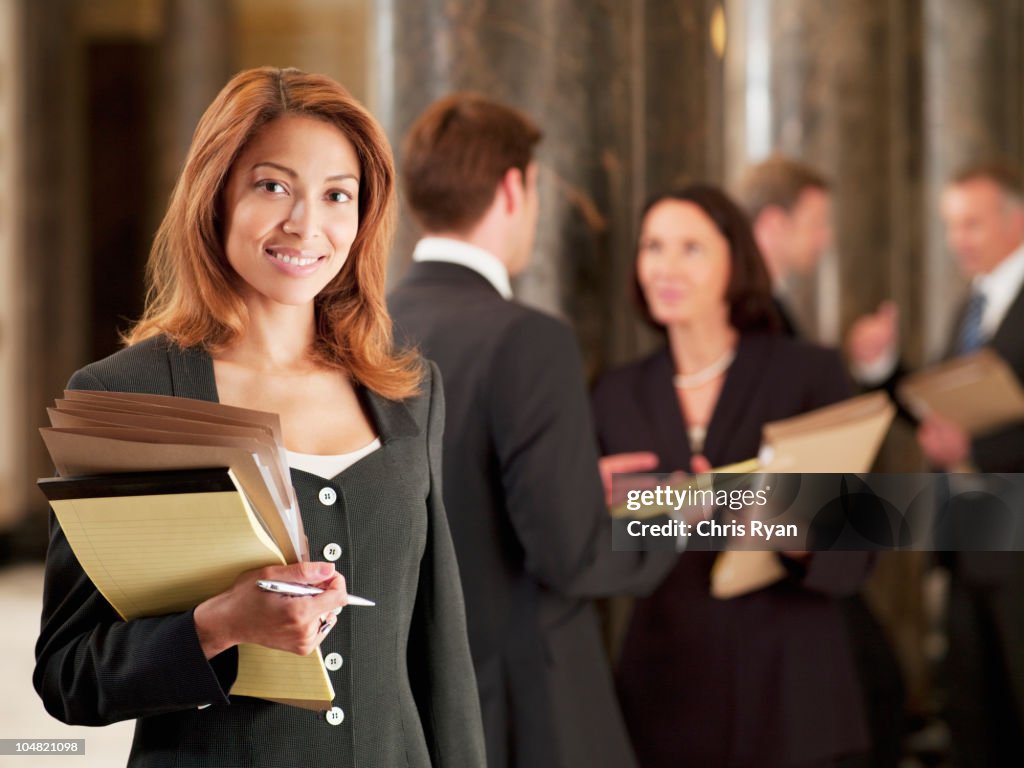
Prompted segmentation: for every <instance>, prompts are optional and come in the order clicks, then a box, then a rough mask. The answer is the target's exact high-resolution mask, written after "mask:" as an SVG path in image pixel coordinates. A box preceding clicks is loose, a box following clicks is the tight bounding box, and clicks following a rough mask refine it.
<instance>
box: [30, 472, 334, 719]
mask: <svg viewBox="0 0 1024 768" xmlns="http://www.w3.org/2000/svg"><path fill="white" fill-rule="evenodd" d="M39 487H40V488H41V489H42V490H43V492H44V493H45V494H46V496H47V497H48V498H49V500H50V504H51V506H52V507H53V511H54V513H55V514H56V515H57V519H58V520H59V521H60V525H61V528H62V529H63V531H64V534H65V536H67V539H68V543H69V544H70V545H71V548H72V549H73V550H74V552H75V556H76V557H77V558H78V561H79V563H81V565H82V568H83V569H84V570H85V572H86V574H87V575H88V576H89V578H90V579H92V582H93V583H94V584H95V585H96V588H97V589H98V590H99V591H100V592H101V593H102V594H103V596H104V597H105V598H106V599H107V601H108V602H109V603H110V604H111V605H112V606H113V607H114V609H115V610H116V611H117V612H118V613H119V614H120V615H121V616H122V617H123V618H124V619H125V620H131V619H135V618H138V617H141V616H159V615H162V614H166V613H174V612H178V611H186V610H189V609H190V608H193V607H194V606H196V605H198V604H199V603H201V602H202V601H203V600H206V599H207V598H209V597H212V596H213V595H216V594H219V593H220V592H223V591H225V590H226V589H228V588H229V587H230V586H231V585H232V584H233V583H234V581H235V579H236V578H238V575H239V574H240V573H242V572H243V571H248V570H251V569H253V568H260V567H263V566H267V565H284V564H285V562H286V561H285V557H284V555H283V554H282V552H281V550H280V548H279V547H278V546H277V545H276V544H275V543H274V540H273V539H272V538H271V536H270V535H269V534H268V532H267V531H266V530H265V529H264V527H263V524H262V523H261V522H260V519H259V517H258V516H257V515H256V514H255V513H254V512H253V509H252V507H251V506H250V505H249V502H248V500H247V499H246V497H245V494H244V493H243V492H242V489H241V486H240V485H239V483H238V481H237V479H236V477H235V475H234V473H233V472H232V471H231V470H230V469H199V470H187V471H170V472H138V473H135V472H133V473H126V474H115V475H102V476H95V477H79V478H48V479H43V480H40V481H39ZM231 694H232V695H237V696H254V697H257V698H261V699H268V700H271V701H277V702H280V703H283V704H290V705H293V706H299V707H304V708H307V709H318V710H325V709H329V708H330V707H331V702H332V700H333V699H334V689H333V687H332V686H331V681H330V679H329V677H328V675H327V670H326V669H325V668H324V664H323V659H322V657H321V654H320V651H319V650H317V651H315V652H314V653H312V654H310V655H309V656H298V655H296V654H292V653H287V652H285V651H278V650H274V649H271V648H264V647H262V646H258V645H248V644H243V645H240V646H239V648H238V676H237V678H236V680H235V683H234V685H233V686H232V687H231Z"/></svg>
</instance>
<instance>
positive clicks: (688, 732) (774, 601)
mask: <svg viewBox="0 0 1024 768" xmlns="http://www.w3.org/2000/svg"><path fill="white" fill-rule="evenodd" d="M674 372H675V371H674V365H673V362H672V359H671V355H670V354H669V352H668V350H667V349H663V350H661V351H659V352H657V353H655V354H654V355H652V356H650V357H648V358H646V359H644V360H641V361H640V362H637V363H634V364H632V365H629V366H626V367H624V368H621V369H618V370H615V371H612V372H611V373H609V374H607V375H605V376H604V377H603V378H602V379H601V380H600V381H599V383H598V385H597V387H596V388H595V390H594V397H593V402H594V413H595V420H596V423H597V429H598V441H599V443H600V446H601V449H602V450H603V451H604V452H605V453H617V452H622V451H642V450H649V451H654V452H655V453H657V454H658V457H659V459H660V465H659V467H658V471H659V472H671V471H674V470H679V469H682V470H686V471H688V470H689V468H690V458H691V454H690V448H689V442H688V440H687V436H686V430H685V424H684V420H683V418H682V416H681V414H680V408H679V402H678V400H677V398H676V394H675V390H674V388H673V386H672V376H673V374H674ZM848 392H849V384H848V382H847V380H846V374H845V371H844V370H843V366H842V363H841V361H840V360H839V357H838V356H837V355H836V354H835V353H834V352H831V351H828V350H824V349H821V348H818V347H814V346H812V345H809V344H803V343H800V342H796V341H793V340H791V339H788V338H784V337H782V336H743V337H741V339H740V344H739V348H738V350H737V355H736V359H735V361H734V362H733V364H732V366H731V367H730V368H729V371H728V373H727V374H726V378H725V382H724V384H723V387H722V393H721V395H720V397H719V400H718V404H717V406H716V408H715V411H714V414H713V415H712V418H711V422H710V424H709V425H708V431H707V438H706V441H705V449H704V451H705V454H706V456H707V458H708V460H709V461H710V462H711V464H712V466H722V465H724V464H729V463H732V462H736V461H743V460H745V459H749V458H752V457H754V456H756V454H757V451H758V448H759V446H760V442H761V427H762V426H763V425H764V423H765V422H769V421H773V420H777V419H782V418H786V417H788V416H793V415H796V414H798V413H801V412H803V411H807V410H810V409H813V408H816V407H819V406H823V405H826V404H828V403H831V402H834V401H837V400H840V399H842V398H843V397H845V396H846V395H847V394H848ZM714 559H715V553H712V552H687V553H685V554H683V555H682V556H681V557H680V558H679V562H678V564H677V565H676V567H675V568H674V569H673V571H672V573H671V574H669V576H668V578H667V579H665V581H664V582H663V583H662V584H661V586H659V587H658V589H656V590H655V592H654V593H653V594H652V595H651V596H650V597H647V598H642V599H639V600H637V601H636V603H635V605H634V611H633V616H632V619H631V621H630V625H629V628H628V630H627V634H626V639H625V643H624V646H623V650H622V655H621V658H620V663H619V668H618V674H617V679H618V685H619V693H620V697H621V702H622V708H623V712H624V714H625V716H626V721H627V725H628V727H629V730H630V735H631V736H632V737H633V744H634V746H635V748H636V751H637V756H638V757H639V759H640V763H641V765H642V766H644V768H668V767H669V766H672V768H675V766H678V765H695V766H696V765H699V766H704V765H707V766H711V765H723V766H724V765H729V766H734V765H735V766H748V765H749V766H755V765H756V766H781V765H791V764H792V765H796V764H802V763H808V764H812V763H815V762H816V761H825V760H829V759H831V758H834V757H836V756H838V755H841V754H844V753H847V752H857V751H862V750H864V749H865V748H866V747H867V734H866V728H865V725H864V718H863V713H862V705H861V692H860V689H859V687H858V683H857V680H856V677H855V674H854V668H853V662H852V658H851V654H850V650H849V646H848V640H847V632H846V627H845V625H844V623H843V616H842V613H841V611H840V609H839V601H838V600H836V599H835V598H836V597H838V596H844V595H849V594H853V593H854V592H856V591H857V589H858V588H859V587H860V584H861V583H862V581H863V579H864V578H865V576H866V575H867V571H868V567H869V563H870V555H868V554H867V553H861V552H836V553H832V552H830V553H819V554H816V555H813V556H812V559H811V560H810V563H809V565H807V566H806V567H803V566H799V565H796V564H794V563H792V562H787V567H788V570H789V577H788V578H787V579H786V580H784V581H782V582H780V583H777V584H775V585H773V586H771V587H769V588H767V589H763V590H760V591H758V592H754V593H751V594H748V595H744V596H741V597H738V598H734V599H731V600H715V599H713V598H712V597H711V596H710V594H709V586H710V570H711V566H712V564H713V562H714Z"/></svg>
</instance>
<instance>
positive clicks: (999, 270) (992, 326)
mask: <svg viewBox="0 0 1024 768" xmlns="http://www.w3.org/2000/svg"><path fill="white" fill-rule="evenodd" d="M1021 286H1024V243H1021V244H1020V245H1018V246H1017V250H1015V251H1014V252H1013V253H1011V254H1010V255H1009V256H1007V257H1006V258H1005V259H1003V260H1002V261H1001V262H999V263H998V264H997V265H996V267H995V269H993V270H992V271H991V272H989V273H988V274H987V275H978V276H976V277H975V278H974V280H972V281H971V290H972V291H976V292H978V293H980V294H982V295H983V296H984V297H985V309H984V311H983V312H982V314H981V335H982V336H983V337H984V338H985V340H986V341H988V340H990V339H991V338H992V337H993V336H994V335H995V333H996V331H997V330H999V326H1000V325H1002V323H1003V320H1004V319H1005V318H1006V313H1007V312H1009V311H1010V305H1011V304H1013V300H1014V299H1015V298H1017V294H1018V293H1020V290H1021Z"/></svg>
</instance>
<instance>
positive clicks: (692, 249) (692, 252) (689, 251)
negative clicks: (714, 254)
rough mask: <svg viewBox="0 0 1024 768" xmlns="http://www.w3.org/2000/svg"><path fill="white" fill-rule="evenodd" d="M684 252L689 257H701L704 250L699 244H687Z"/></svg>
mask: <svg viewBox="0 0 1024 768" xmlns="http://www.w3.org/2000/svg"><path fill="white" fill-rule="evenodd" d="M683 251H684V252H685V253H686V255H687V256H700V254H701V252H702V251H703V249H702V248H701V247H700V245H699V244H698V243H687V244H686V247H685V248H684V249H683Z"/></svg>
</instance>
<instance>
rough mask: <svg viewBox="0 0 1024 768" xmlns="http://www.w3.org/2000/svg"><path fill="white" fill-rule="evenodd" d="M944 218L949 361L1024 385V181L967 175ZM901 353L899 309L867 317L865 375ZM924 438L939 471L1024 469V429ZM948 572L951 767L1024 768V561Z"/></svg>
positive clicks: (973, 564)
mask: <svg viewBox="0 0 1024 768" xmlns="http://www.w3.org/2000/svg"><path fill="white" fill-rule="evenodd" d="M942 218H943V221H944V223H945V227H946V236H947V240H948V242H949V246H950V249H951V250H952V251H953V253H954V254H955V256H956V259H957V262H958V264H959V266H960V269H961V271H962V272H963V274H964V275H965V276H966V277H967V278H969V279H970V281H971V285H970V292H969V295H968V296H967V299H966V301H965V302H964V304H963V306H962V308H961V310H960V312H959V313H958V316H957V319H956V322H955V324H954V325H953V328H952V335H951V338H950V342H949V345H948V349H947V354H946V356H947V357H958V356H961V355H966V354H969V353H971V352H974V351H976V350H978V349H979V348H981V347H982V346H988V347H990V348H992V349H993V350H995V351H996V352H997V353H998V354H999V355H1000V356H1001V357H1002V358H1003V359H1005V360H1006V361H1007V362H1008V363H1009V365H1010V367H1011V368H1012V369H1013V370H1014V372H1015V373H1016V375H1017V378H1018V379H1020V380H1022V381H1024V193H1022V187H1021V183H1020V179H1019V178H1018V177H1017V175H1016V174H1015V173H1014V172H1013V171H1011V170H1010V169H1007V168H1004V167H1003V166H1000V165H977V166H973V167H971V168H968V169H966V170H964V171H963V172H961V173H959V174H957V175H956V176H955V177H954V178H953V180H952V181H951V182H950V183H949V185H948V186H947V187H946V190H945V192H944V193H943V196H942ZM895 347H896V327H895V313H893V312H888V313H879V314H876V315H873V316H870V317H868V318H865V319H863V320H861V321H859V322H858V323H857V324H856V325H855V326H854V328H853V329H852V331H851V334H850V353H851V357H852V358H853V362H854V364H855V366H859V367H861V369H862V370H864V369H866V368H867V369H869V368H871V367H872V366H875V368H876V370H878V361H879V360H880V359H881V360H882V361H883V362H884V361H885V358H888V360H889V361H895V360H896V357H897V353H896V351H895ZM892 365H893V364H892V363H890V364H889V366H888V367H889V368H891V367H892ZM883 367H885V366H883ZM917 439H918V444H919V445H920V447H921V450H922V451H923V453H924V455H925V456H926V457H927V459H928V461H929V462H930V463H931V464H932V465H933V466H935V467H937V468H939V469H943V470H953V469H955V468H957V467H963V466H966V465H973V466H974V467H976V468H977V469H978V470H980V471H982V472H1024V425H1020V424H1017V425H1013V426H1010V427H1007V428H1004V429H1002V430H1000V431H998V432H995V433H994V434H989V435H985V436H984V437H978V438H974V439H972V438H971V437H970V436H969V435H968V434H967V433H965V432H964V431H963V430H962V429H961V428H959V427H958V426H957V425H955V424H953V423H951V422H949V421H947V420H945V419H943V418H941V417H939V416H935V415H932V416H929V417H928V418H926V419H924V421H922V422H921V424H920V425H919V427H918V431H917ZM948 564H949V566H950V573H951V583H950V598H949V624H948V633H949V652H948V656H947V672H948V684H949V691H948V700H947V716H948V718H949V723H950V728H951V731H952V736H953V750H954V765H956V766H975V765H977V766H992V765H1024V555H1021V554H1019V553H1009V552H1006V553H1004V552H958V553H952V556H951V557H950V558H949V562H948Z"/></svg>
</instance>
